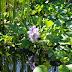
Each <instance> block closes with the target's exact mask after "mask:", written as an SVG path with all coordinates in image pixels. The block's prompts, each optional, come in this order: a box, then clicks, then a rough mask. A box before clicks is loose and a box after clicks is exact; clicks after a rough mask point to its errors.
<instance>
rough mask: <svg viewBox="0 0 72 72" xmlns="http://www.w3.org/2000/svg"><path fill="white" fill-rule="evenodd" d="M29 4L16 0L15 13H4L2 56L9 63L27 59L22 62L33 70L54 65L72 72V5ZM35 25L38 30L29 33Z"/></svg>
mask: <svg viewBox="0 0 72 72" xmlns="http://www.w3.org/2000/svg"><path fill="white" fill-rule="evenodd" d="M28 1H29V0H28ZM28 1H26V2H24V0H17V1H16V2H17V6H16V7H15V6H14V7H15V9H13V12H12V10H11V11H9V8H8V10H7V11H6V12H4V13H2V14H1V26H0V28H1V29H0V54H1V56H5V57H6V58H7V61H9V62H12V60H14V59H15V60H17V59H18V58H20V59H22V58H24V59H22V63H23V61H24V62H26V61H28V64H29V63H31V64H29V65H30V67H31V68H32V66H38V65H39V66H38V67H41V66H46V67H47V69H50V67H51V65H52V66H59V71H60V72H69V70H70V71H72V69H71V66H72V65H71V64H72V3H67V2H59V1H56V2H49V3H47V2H45V0H42V2H39V1H38V0H36V1H34V0H33V1H32V2H30V1H29V2H28ZM16 2H15V5H16ZM22 2H24V4H23V3H22ZM7 3H8V2H7ZM6 7H10V6H9V5H8V4H7V5H6ZM11 9H12V8H11ZM32 26H36V27H35V28H36V29H34V31H33V32H29V30H30V29H29V28H32ZM37 28H38V29H37ZM35 30H36V31H35ZM30 38H31V39H30ZM30 56H33V58H32V59H33V60H32V59H31V61H30V62H29V60H30V59H29V60H28V57H30ZM34 57H36V59H38V60H36V61H35V60H34ZM14 64H15V63H14ZM23 64H24V63H23ZM14 67H15V66H14ZM34 72H38V71H34ZM39 72H40V71H39ZM41 72H42V71H41ZM43 72H44V71H43Z"/></svg>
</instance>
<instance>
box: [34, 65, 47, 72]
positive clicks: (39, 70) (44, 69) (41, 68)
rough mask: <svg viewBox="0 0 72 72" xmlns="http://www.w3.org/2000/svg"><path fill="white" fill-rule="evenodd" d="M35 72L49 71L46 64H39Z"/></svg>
mask: <svg viewBox="0 0 72 72" xmlns="http://www.w3.org/2000/svg"><path fill="white" fill-rule="evenodd" d="M33 72H48V70H47V67H46V66H44V65H39V66H37V67H36V68H35V69H34V70H33Z"/></svg>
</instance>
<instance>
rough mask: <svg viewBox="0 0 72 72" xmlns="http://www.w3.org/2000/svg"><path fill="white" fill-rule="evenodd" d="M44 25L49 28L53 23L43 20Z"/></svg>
mask: <svg viewBox="0 0 72 72" xmlns="http://www.w3.org/2000/svg"><path fill="white" fill-rule="evenodd" d="M44 23H45V24H46V26H47V27H51V26H52V25H54V23H53V21H51V20H49V21H47V20H44Z"/></svg>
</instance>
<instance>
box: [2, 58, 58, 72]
mask: <svg viewBox="0 0 72 72" xmlns="http://www.w3.org/2000/svg"><path fill="white" fill-rule="evenodd" d="M2 64H3V65H4V64H5V62H4V58H2ZM7 65H8V68H9V70H10V72H13V63H12V62H11V63H8V64H7ZM21 67H22V66H21V61H20V60H17V65H16V72H21ZM58 67H59V66H57V67H55V66H51V68H50V69H49V70H48V72H59V70H58ZM28 68H29V67H28V65H27V64H26V63H25V64H24V67H23V71H22V72H28Z"/></svg>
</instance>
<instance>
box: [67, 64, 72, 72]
mask: <svg viewBox="0 0 72 72" xmlns="http://www.w3.org/2000/svg"><path fill="white" fill-rule="evenodd" d="M66 66H67V67H68V68H69V70H70V72H72V64H70V65H66Z"/></svg>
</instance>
